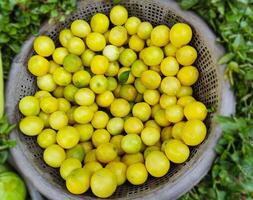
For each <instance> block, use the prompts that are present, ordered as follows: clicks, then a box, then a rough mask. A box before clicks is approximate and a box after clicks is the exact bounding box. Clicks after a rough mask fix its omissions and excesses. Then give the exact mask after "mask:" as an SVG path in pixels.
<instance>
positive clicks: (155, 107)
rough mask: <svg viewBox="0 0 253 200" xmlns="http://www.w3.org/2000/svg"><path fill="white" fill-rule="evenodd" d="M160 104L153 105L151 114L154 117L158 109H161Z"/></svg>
mask: <svg viewBox="0 0 253 200" xmlns="http://www.w3.org/2000/svg"><path fill="white" fill-rule="evenodd" d="M161 109H162V107H161V106H160V104H155V105H153V106H152V107H151V116H152V117H153V118H154V117H155V114H156V112H157V111H159V110H161Z"/></svg>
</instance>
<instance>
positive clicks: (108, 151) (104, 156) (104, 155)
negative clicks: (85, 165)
mask: <svg viewBox="0 0 253 200" xmlns="http://www.w3.org/2000/svg"><path fill="white" fill-rule="evenodd" d="M116 157H117V148H116V147H115V146H114V144H112V143H103V144H101V145H99V146H98V147H97V149H96V158H97V159H98V161H99V162H102V163H109V162H111V161H112V160H114V159H115V158H116Z"/></svg>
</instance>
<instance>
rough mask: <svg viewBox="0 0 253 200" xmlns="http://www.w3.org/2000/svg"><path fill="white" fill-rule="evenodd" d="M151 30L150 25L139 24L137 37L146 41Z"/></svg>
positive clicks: (147, 23)
mask: <svg viewBox="0 0 253 200" xmlns="http://www.w3.org/2000/svg"><path fill="white" fill-rule="evenodd" d="M152 30H153V26H152V24H150V23H149V22H141V23H140V24H139V26H138V28H137V35H138V36H139V37H140V38H141V39H143V40H146V39H148V38H149V37H150V35H151V32H152Z"/></svg>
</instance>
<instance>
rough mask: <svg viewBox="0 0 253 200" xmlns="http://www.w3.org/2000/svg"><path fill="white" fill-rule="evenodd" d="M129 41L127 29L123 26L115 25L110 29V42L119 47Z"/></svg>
mask: <svg viewBox="0 0 253 200" xmlns="http://www.w3.org/2000/svg"><path fill="white" fill-rule="evenodd" d="M126 41H127V30H126V28H125V27H123V26H115V27H113V28H112V29H111V30H110V34H109V42H110V43H111V44H113V45H115V46H117V47H120V46H122V45H123V44H125V42H126Z"/></svg>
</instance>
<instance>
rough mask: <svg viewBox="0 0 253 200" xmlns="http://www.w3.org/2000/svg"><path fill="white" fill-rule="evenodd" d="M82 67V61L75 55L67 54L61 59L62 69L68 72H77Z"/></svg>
mask: <svg viewBox="0 0 253 200" xmlns="http://www.w3.org/2000/svg"><path fill="white" fill-rule="evenodd" d="M81 66H82V60H81V58H79V56H77V55H75V54H68V55H67V56H65V58H64V59H63V67H64V68H65V69H66V70H67V71H68V72H72V73H73V72H77V71H78V70H80V68H81Z"/></svg>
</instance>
